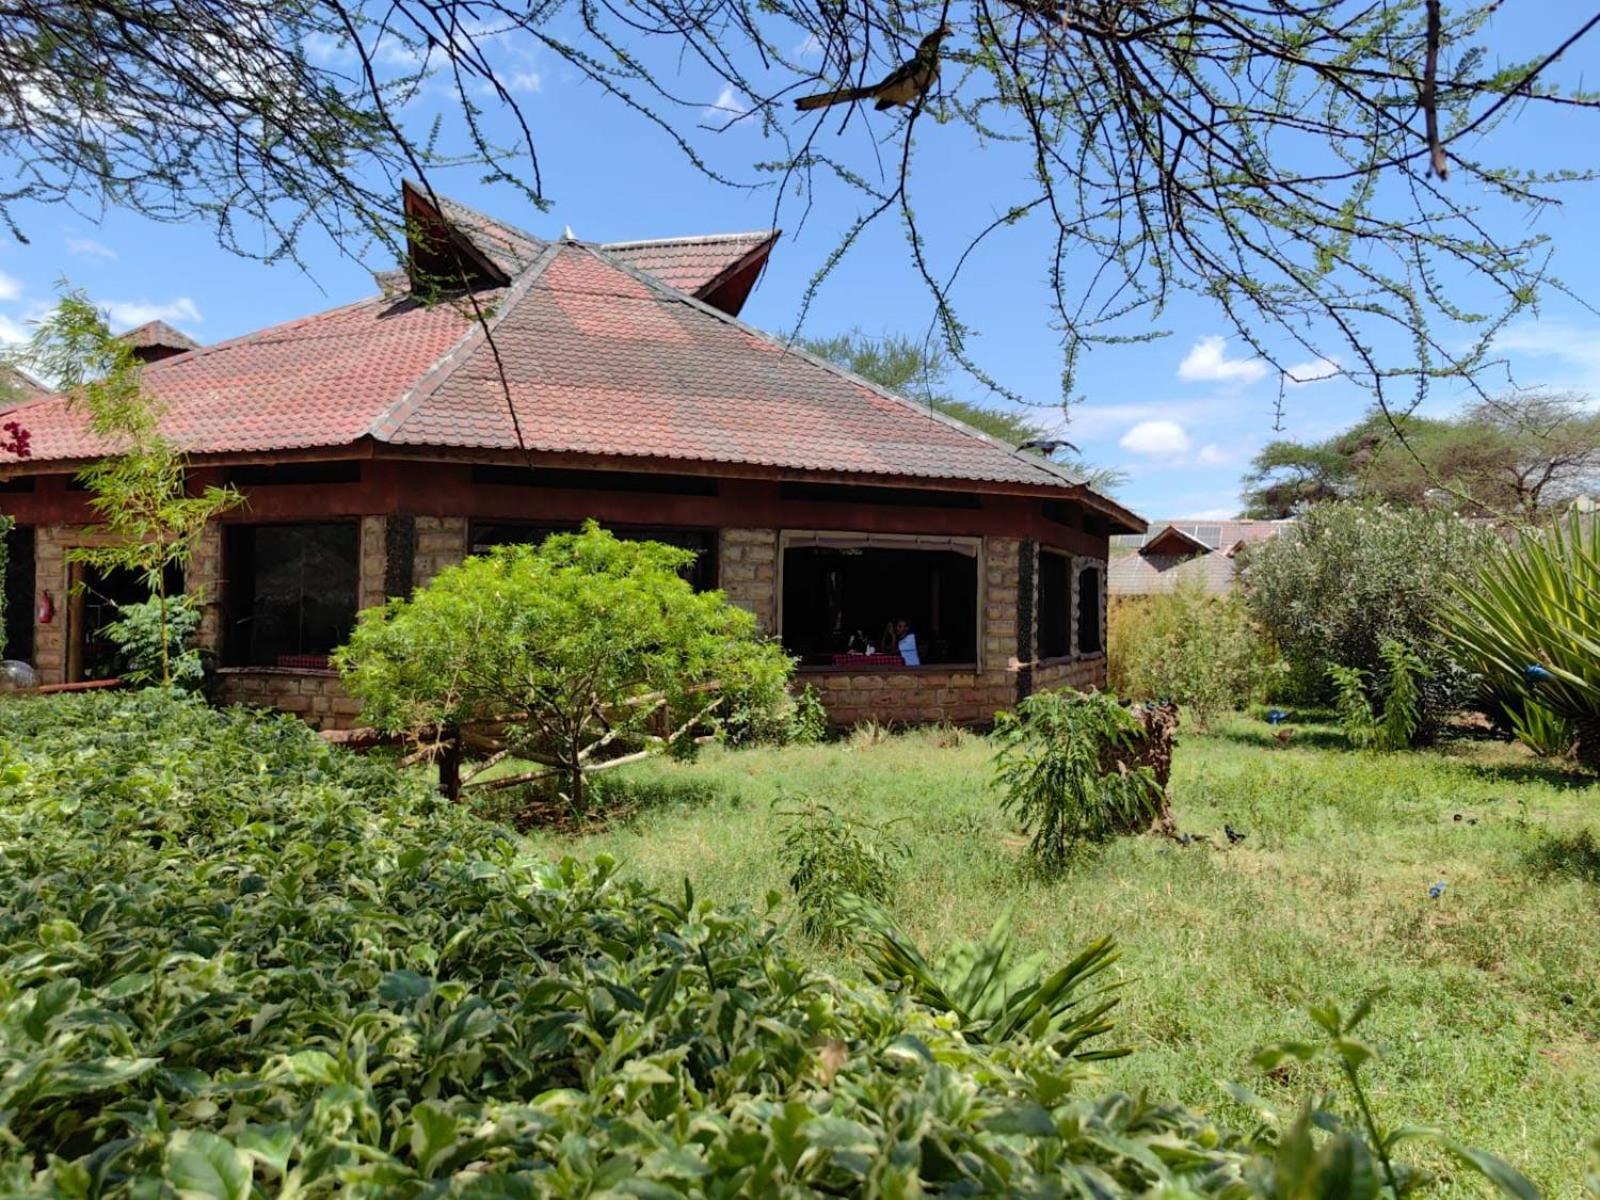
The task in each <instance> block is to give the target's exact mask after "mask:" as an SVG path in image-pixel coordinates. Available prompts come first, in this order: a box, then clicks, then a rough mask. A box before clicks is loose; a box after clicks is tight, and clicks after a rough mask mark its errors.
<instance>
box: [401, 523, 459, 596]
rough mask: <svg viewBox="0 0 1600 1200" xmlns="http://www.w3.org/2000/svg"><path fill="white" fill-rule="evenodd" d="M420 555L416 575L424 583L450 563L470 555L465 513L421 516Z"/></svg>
mask: <svg viewBox="0 0 1600 1200" xmlns="http://www.w3.org/2000/svg"><path fill="white" fill-rule="evenodd" d="M416 522H417V547H416V556H415V558H414V559H413V563H412V572H413V575H412V579H413V581H414V582H415V584H416V586H417V587H422V586H423V585H424V584H426V583H427V582H428V581H429V580H430V579H432V578H433V577H434V576H435V575H437V574H438V573H439V572H440V571H442V570H444V569H445V568H446V567H452V566H454V565H455V564H456V563H458V562H460V561H461V560H462V559H464V558H466V556H467V520H466V518H465V517H418V518H417V519H416Z"/></svg>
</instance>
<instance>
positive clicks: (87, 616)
mask: <svg viewBox="0 0 1600 1200" xmlns="http://www.w3.org/2000/svg"><path fill="white" fill-rule="evenodd" d="M68 578H69V580H70V581H71V586H70V587H69V588H68V595H67V674H66V678H67V682H68V683H82V682H85V681H87V680H94V679H115V678H116V677H117V676H118V675H121V674H122V672H123V671H124V670H126V669H127V663H126V662H125V661H124V660H123V656H122V651H121V650H120V649H119V648H118V646H117V644H116V643H115V642H113V641H112V640H111V639H110V638H109V637H107V636H106V626H107V625H110V624H111V623H112V622H113V621H116V620H119V619H120V618H121V616H122V606H123V605H125V604H143V603H144V602H145V601H146V600H149V599H151V593H150V584H149V581H148V580H147V579H146V578H145V575H144V573H143V572H142V571H131V570H128V569H127V568H125V567H106V568H101V567H96V566H91V565H89V564H88V563H82V562H75V563H72V564H71V565H70V567H69V573H68ZM164 583H165V586H166V590H167V595H168V596H178V595H181V594H182V593H183V571H182V569H181V568H179V567H178V566H176V565H174V564H169V565H168V566H167V569H166V573H165V579H164ZM30 615H31V607H30ZM9 623H10V622H9V618H8V619H7V624H8V625H9ZM7 655H8V656H9V657H13V658H14V657H16V656H15V655H13V654H11V653H10V651H9V650H8V651H7Z"/></svg>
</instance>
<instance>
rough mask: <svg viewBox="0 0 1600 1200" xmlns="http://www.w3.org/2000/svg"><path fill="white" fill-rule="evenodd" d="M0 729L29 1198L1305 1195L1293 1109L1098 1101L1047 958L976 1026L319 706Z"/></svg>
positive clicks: (89, 709) (1329, 1190) (6, 719)
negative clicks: (348, 728)
mask: <svg viewBox="0 0 1600 1200" xmlns="http://www.w3.org/2000/svg"><path fill="white" fill-rule="evenodd" d="M0 746H4V747H6V749H5V751H4V752H3V753H0V760H5V759H7V756H9V762H10V764H11V765H9V766H5V767H0V773H3V774H4V778H5V782H6V784H7V786H6V787H5V788H4V789H0V1111H4V1112H5V1113H6V1125H5V1130H6V1136H5V1137H4V1138H3V1139H0V1191H3V1192H4V1193H5V1194H7V1195H17V1196H30V1195H37V1196H47V1195H64V1194H65V1195H89V1194H94V1195H98V1196H101V1197H104V1198H106V1200H132V1198H133V1197H139V1196H150V1195H166V1194H176V1195H179V1196H188V1195H195V1196H201V1195H203V1196H208V1197H212V1196H227V1197H240V1198H241V1200H242V1198H243V1197H245V1196H248V1195H262V1196H278V1195H283V1196H287V1195H291V1194H300V1195H306V1194H324V1193H328V1194H332V1193H339V1194H350V1195H360V1196H377V1195H383V1196H395V1197H401V1198H406V1197H425V1196H440V1195H445V1194H458V1195H465V1196H480V1197H485V1196H551V1197H555V1196H575V1195H593V1194H598V1193H601V1192H605V1191H611V1192H613V1193H614V1194H622V1195H637V1196H662V1197H665V1196H667V1195H669V1194H671V1195H682V1194H685V1193H687V1194H690V1195H697V1196H708V1197H709V1196H732V1195H757V1194H760V1195H780V1194H789V1195H806V1194H816V1193H824V1194H841V1193H844V1194H852V1195H860V1196H864V1197H900V1196H909V1195H916V1194H934V1195H940V1194H942V1195H964V1194H988V1195H998V1194H1041V1195H1044V1194H1051V1193H1053V1192H1056V1191H1059V1190H1061V1189H1062V1188H1066V1187H1075V1188H1078V1189H1079V1190H1083V1189H1086V1188H1092V1189H1093V1190H1094V1192H1095V1193H1096V1194H1099V1195H1104V1196H1108V1197H1115V1196H1129V1197H1132V1196H1139V1195H1149V1194H1152V1193H1157V1194H1170V1195H1179V1194H1183V1195H1204V1196H1226V1197H1249V1196H1257V1195H1260V1196H1266V1195H1269V1194H1281V1193H1280V1192H1271V1191H1269V1190H1268V1189H1269V1186H1270V1185H1269V1183H1268V1182H1266V1174H1265V1173H1267V1172H1268V1171H1269V1170H1270V1169H1271V1164H1272V1163H1273V1162H1274V1161H1275V1156H1277V1155H1278V1154H1279V1151H1278V1149H1277V1147H1276V1142H1275V1139H1274V1138H1273V1136H1272V1134H1271V1133H1270V1131H1269V1130H1267V1129H1266V1128H1262V1129H1259V1130H1257V1131H1255V1132H1253V1133H1251V1134H1250V1135H1248V1136H1241V1135H1237V1134H1232V1133H1229V1132H1227V1131H1225V1130H1221V1129H1219V1128H1217V1127H1216V1125H1215V1124H1214V1123H1213V1122H1212V1121H1210V1120H1209V1119H1208V1118H1206V1117H1204V1116H1202V1115H1200V1114H1196V1113H1192V1112H1189V1111H1186V1110H1184V1109H1182V1108H1178V1107H1175V1106H1170V1105H1164V1104H1161V1103H1158V1102H1156V1101H1153V1100H1151V1099H1149V1098H1147V1097H1144V1096H1137V1097H1136V1096H1128V1095H1124V1094H1118V1093H1113V1094H1105V1095H1098V1094H1096V1093H1095V1091H1094V1087H1093V1085H1094V1082H1095V1079H1094V1076H1093V1075H1092V1074H1091V1073H1090V1072H1091V1068H1090V1067H1089V1066H1088V1065H1087V1064H1084V1063H1082V1062H1080V1061H1077V1060H1075V1059H1073V1058H1068V1057H1064V1056H1063V1053H1062V1048H1063V1047H1066V1046H1070V1045H1071V1036H1072V1035H1071V1033H1070V1030H1072V1028H1073V1027H1074V1023H1075V1022H1077V1021H1079V1020H1080V1019H1081V1009H1075V1008H1074V1007H1073V1006H1072V1004H1070V1003H1069V1005H1068V1006H1067V1007H1066V1008H1062V1007H1061V1006H1060V1003H1059V1002H1060V1001H1061V1000H1062V999H1063V998H1064V997H1065V998H1066V999H1067V1000H1069V1001H1072V1002H1074V1003H1079V1004H1081V1005H1082V1006H1087V1008H1088V1009H1090V1010H1092V1008H1093V1007H1094V1006H1095V1005H1097V1004H1098V1003H1100V1001H1098V1000H1096V999H1095V998H1094V997H1093V996H1083V995H1076V996H1072V995H1067V994H1066V993H1064V992H1062V991H1061V990H1059V989H1057V988H1056V987H1054V986H1053V985H1050V983H1049V981H1050V980H1051V979H1053V978H1055V976H1046V977H1043V978H1042V979H1041V981H1040V983H1039V984H1038V986H1037V987H1036V988H1035V989H1034V990H1033V991H1032V992H1030V993H1028V994H1027V996H1026V998H1024V996H1023V993H1024V992H1025V991H1026V988H1027V984H1026V983H1025V982H1024V983H1022V986H1020V987H1014V986H995V985H993V984H985V983H984V982H983V978H982V975H983V973H982V971H981V970H980V971H978V972H977V973H976V974H975V973H974V972H973V971H971V970H968V971H966V972H965V973H964V974H963V973H961V972H959V971H952V972H951V973H950V974H949V975H948V976H946V975H941V974H936V975H935V976H934V978H935V981H936V983H937V985H938V988H939V990H940V993H941V994H942V995H943V996H944V997H945V999H946V1000H955V999H958V998H959V1007H960V1011H961V1012H964V1013H966V1014H968V1016H967V1018H966V1019H963V1018H960V1017H957V1016H956V1015H955V1013H956V1009H954V1008H952V1009H945V1008H944V1007H943V1006H942V1005H941V1007H940V1008H939V1009H937V1010H935V1009H930V1008H929V1007H928V1006H927V1005H926V1004H924V1003H921V1002H919V1001H917V1000H916V999H915V994H916V993H915V991H914V989H913V988H911V987H909V986H907V987H902V988H901V989H900V990H899V992H898V994H890V993H888V992H886V991H885V990H884V989H882V988H880V987H877V986H870V985H864V984H856V983H851V982H847V981H842V980H837V979H832V978H829V977H827V976H825V975H821V974H816V973H813V972H812V971H810V970H809V969H807V968H806V967H805V966H804V965H803V964H801V963H800V962H799V961H798V960H797V959H796V958H795V957H794V956H793V955H792V954H791V953H790V952H789V951H788V950H787V949H786V948H785V946H784V944H783V942H782V940H781V938H780V937H779V936H778V935H777V934H776V933H775V931H774V930H773V929H772V928H771V927H770V926H768V925H766V924H764V923H762V922H760V921H758V920H756V919H755V918H753V917H752V916H751V915H750V914H749V913H748V912H743V911H732V912H723V911H718V910H717V909H715V908H713V907H712V906H711V905H710V904H709V903H707V902H706V901H704V900H700V899H697V898H696V897H695V896H694V895H693V893H692V891H691V890H689V889H687V888H686V889H685V893H684V896H683V898H682V899H681V900H675V899H671V898H668V897H666V896H663V895H661V894H660V893H657V892H653V891H651V890H649V889H647V888H645V887H643V886H641V885H639V884H637V883H633V882H629V881H626V880H624V879H621V878H619V877H618V876H617V874H616V873H615V870H614V868H613V865H612V864H611V863H610V862H609V861H607V860H603V859H602V860H600V861H598V862H596V863H594V864H593V865H589V866H585V865H580V864H578V863H576V862H573V861H571V860H565V861H563V862H560V863H555V864H551V863H545V862H540V861H536V860H533V859H530V858H528V857H526V856H525V855H524V854H523V853H522V851H521V848H520V846H521V844H520V843H519V842H517V841H515V840H513V839H511V838H509V837H507V836H505V835H504V833H503V831H502V830H501V829H499V828H498V827H497V826H494V825H490V824H487V823H483V822H480V821H477V820H476V819H474V818H473V817H472V816H471V815H470V813H469V812H468V811H467V810H466V809H465V808H464V807H462V806H456V805H449V804H446V803H444V802H442V801H441V800H440V799H439V798H438V797H436V796H434V795H432V794H431V792H430V791H429V790H428V789H427V788H426V787H425V786H424V785H423V783H422V782H421V781H420V780H418V779H416V778H414V777H404V776H400V775H397V774H395V773H394V772H393V770H392V769H391V768H389V767H387V766H385V765H384V764H383V763H381V762H378V761H367V760H360V759H356V758H353V757H351V756H348V755H346V754H343V753H341V752H336V751H333V750H330V749H329V748H328V747H327V746H326V745H324V744H323V743H322V742H321V741H320V739H318V738H317V737H316V736H315V735H314V734H312V733H311V732H310V731H308V730H307V729H306V728H305V727H304V726H303V725H302V724H300V723H299V722H296V721H295V720H293V719H292V718H286V717H279V718H263V717H259V716H255V715H249V714H245V713H243V712H241V711H233V712H217V711H213V710H210V709H207V708H205V707H204V706H203V705H200V704H198V703H196V702H194V701H192V700H184V699H180V698H177V697H175V696H173V695H172V694H171V693H169V692H164V691H155V690H150V691H146V692H143V693H136V694H124V695H120V696H107V695H94V696H74V697H58V698H54V699H51V700H35V701H22V702H15V703H10V704H6V705H3V706H0ZM990 940H991V941H992V940H993V939H992V938H991V939H990ZM1102 955H1103V952H1097V954H1096V955H1095V956H1093V957H1092V958H1091V960H1090V961H1088V962H1086V963H1085V964H1084V965H1083V966H1082V967H1080V968H1078V969H1077V970H1076V971H1075V972H1073V973H1072V975H1071V976H1070V978H1071V979H1072V980H1074V981H1075V982H1076V983H1082V982H1083V981H1084V980H1086V979H1089V978H1092V977H1093V974H1095V973H1098V969H1103V968H1097V967H1096V963H1097V962H1098V961H1099V958H1100V957H1101V956H1102ZM1004 957H1005V956H1004V954H1003V953H1002V955H1001V958H1002V960H1003V959H1004ZM976 961H977V960H975V962H976ZM1005 967H1006V970H1005V972H1004V973H1005V975H1006V976H1007V978H1010V977H1011V976H1012V975H1013V974H1017V979H1018V981H1019V982H1021V981H1022V979H1023V975H1021V974H1018V973H1017V972H1016V971H1015V970H1014V969H1013V968H1012V967H1011V965H1010V964H1005ZM1057 974H1059V973H1057ZM962 979H968V980H970V981H971V983H972V987H971V988H970V989H969V990H964V989H965V985H963V983H962ZM1071 990H1072V989H1071V987H1068V988H1067V992H1071ZM968 997H977V998H978V999H976V1000H971V999H968ZM930 998H931V993H930ZM1047 1012H1049V1013H1050V1015H1048V1016H1046V1015H1044V1014H1046V1013H1047ZM1058 1012H1059V1013H1061V1014H1062V1015H1064V1016H1065V1020H1064V1021H1058V1020H1057V1017H1056V1013H1058ZM963 1024H966V1025H968V1026H970V1030H971V1032H970V1033H969V1032H968V1031H967V1030H966V1029H963V1028H962V1026H963ZM1035 1028H1043V1029H1044V1033H1043V1034H1042V1035H1041V1037H1040V1038H1038V1039H1035V1038H1034V1037H1033V1036H1032V1033H1031V1031H1032V1030H1033V1029H1035ZM1002 1030H1009V1032H1008V1033H1007V1034H1006V1035H1005V1036H1001V1031H1002ZM980 1032H981V1034H982V1036H979V1035H980ZM1485 1157H1486V1156H1485ZM1488 1161H1493V1160H1488ZM1303 1170H1304V1175H1305V1178H1307V1179H1313V1180H1319V1181H1321V1183H1322V1185H1323V1186H1322V1193H1321V1194H1346V1193H1341V1192H1337V1190H1336V1189H1337V1181H1338V1180H1339V1179H1340V1175H1339V1174H1338V1166H1337V1164H1330V1165H1326V1166H1315V1167H1313V1168H1304V1169H1303ZM1313 1194H1316V1193H1315V1191H1313ZM1348 1194H1350V1195H1364V1194H1365V1193H1355V1192H1352V1193H1348Z"/></svg>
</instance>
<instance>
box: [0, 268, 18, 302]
mask: <svg viewBox="0 0 1600 1200" xmlns="http://www.w3.org/2000/svg"><path fill="white" fill-rule="evenodd" d="M20 295H22V282H21V280H18V279H13V278H12V277H11V276H10V275H7V274H6V273H5V272H4V271H0V300H15V299H16V298H17V297H18V296H20Z"/></svg>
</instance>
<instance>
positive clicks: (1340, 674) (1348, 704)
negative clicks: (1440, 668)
mask: <svg viewBox="0 0 1600 1200" xmlns="http://www.w3.org/2000/svg"><path fill="white" fill-rule="evenodd" d="M1378 657H1379V659H1380V660H1381V661H1382V663H1383V673H1382V674H1381V675H1380V676H1378V677H1376V678H1374V677H1373V676H1372V675H1370V674H1368V673H1367V672H1366V671H1363V670H1361V669H1360V668H1359V667H1342V666H1337V665H1335V666H1331V667H1329V668H1328V679H1329V681H1330V682H1331V683H1332V684H1333V689H1334V711H1335V712H1336V713H1337V714H1338V716H1339V725H1340V727H1341V728H1343V730H1344V733H1345V736H1346V737H1347V738H1349V739H1350V742H1351V744H1352V745H1354V746H1358V747H1362V748H1365V747H1369V746H1371V747H1376V748H1377V749H1379V750H1404V749H1407V748H1408V747H1410V746H1411V745H1412V744H1413V742H1414V741H1415V740H1416V737H1417V734H1418V733H1419V732H1420V730H1421V724H1422V713H1421V708H1422V681H1423V680H1424V679H1425V678H1426V673H1425V668H1424V667H1423V665H1422V663H1421V661H1420V660H1419V659H1418V658H1417V656H1416V655H1415V654H1413V653H1412V652H1411V651H1410V650H1408V649H1407V648H1406V647H1405V646H1404V645H1402V644H1401V643H1400V642H1397V641H1394V640H1393V639H1392V638H1391V639H1386V640H1385V641H1384V643H1383V645H1382V646H1380V647H1379V648H1378ZM1374 704H1376V707H1377V711H1376V712H1374V711H1373V709H1374Z"/></svg>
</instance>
